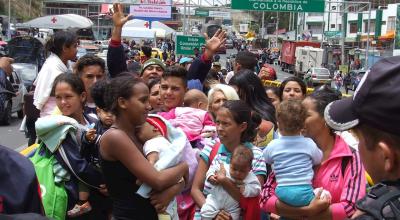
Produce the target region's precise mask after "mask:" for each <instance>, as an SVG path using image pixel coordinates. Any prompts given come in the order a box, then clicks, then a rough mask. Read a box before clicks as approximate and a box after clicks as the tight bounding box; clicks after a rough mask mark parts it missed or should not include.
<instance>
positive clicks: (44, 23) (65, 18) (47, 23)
mask: <svg viewBox="0 0 400 220" xmlns="http://www.w3.org/2000/svg"><path fill="white" fill-rule="evenodd" d="M20 25H21V26H23V27H31V28H48V29H69V28H79V29H81V28H90V27H92V26H93V22H92V21H91V20H90V19H88V18H86V17H83V16H80V15H76V14H64V15H49V16H44V17H39V18H35V19H33V20H30V21H28V22H25V23H22V24H20Z"/></svg>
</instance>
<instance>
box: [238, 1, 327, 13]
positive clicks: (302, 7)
mask: <svg viewBox="0 0 400 220" xmlns="http://www.w3.org/2000/svg"><path fill="white" fill-rule="evenodd" d="M231 8H232V9H242V10H243V9H244V10H256V11H291V12H324V11H325V0H232V4H231Z"/></svg>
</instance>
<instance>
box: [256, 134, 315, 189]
mask: <svg viewBox="0 0 400 220" xmlns="http://www.w3.org/2000/svg"><path fill="white" fill-rule="evenodd" d="M263 153H264V158H265V161H266V163H268V164H271V165H272V169H273V170H274V172H275V174H276V180H277V182H278V185H279V186H293V185H308V184H311V181H312V179H313V176H314V171H313V166H314V165H316V164H319V163H321V160H322V152H321V150H320V149H319V148H318V147H317V145H316V144H315V143H314V141H313V140H311V139H310V138H305V137H303V136H301V135H299V136H280V137H279V138H278V139H275V140H272V141H271V142H270V143H269V144H268V146H267V147H266V148H265V149H264V152H263Z"/></svg>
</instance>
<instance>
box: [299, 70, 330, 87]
mask: <svg viewBox="0 0 400 220" xmlns="http://www.w3.org/2000/svg"><path fill="white" fill-rule="evenodd" d="M303 79H304V81H305V82H306V84H307V86H311V85H312V86H314V85H320V84H329V85H330V84H331V82H332V79H331V76H330V72H329V70H328V69H326V68H322V67H312V68H310V69H309V70H308V71H307V72H306V73H305V74H304V78H303Z"/></svg>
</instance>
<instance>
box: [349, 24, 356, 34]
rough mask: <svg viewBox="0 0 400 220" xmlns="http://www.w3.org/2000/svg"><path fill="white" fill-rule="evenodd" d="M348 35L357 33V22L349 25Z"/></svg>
mask: <svg viewBox="0 0 400 220" xmlns="http://www.w3.org/2000/svg"><path fill="white" fill-rule="evenodd" d="M349 25H350V28H349V30H350V34H356V33H357V22H351V23H350V24H349Z"/></svg>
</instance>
